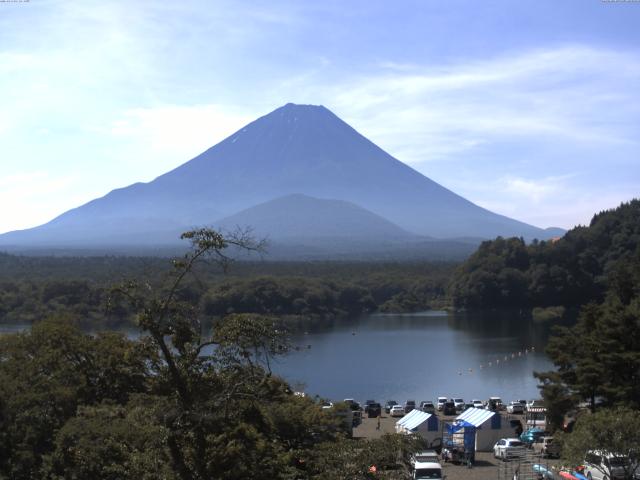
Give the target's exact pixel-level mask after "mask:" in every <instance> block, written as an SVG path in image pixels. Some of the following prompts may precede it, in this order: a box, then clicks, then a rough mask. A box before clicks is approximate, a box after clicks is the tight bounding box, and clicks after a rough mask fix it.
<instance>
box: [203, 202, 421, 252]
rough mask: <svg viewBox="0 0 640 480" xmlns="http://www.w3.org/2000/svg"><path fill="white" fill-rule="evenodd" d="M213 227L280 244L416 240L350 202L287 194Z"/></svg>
mask: <svg viewBox="0 0 640 480" xmlns="http://www.w3.org/2000/svg"><path fill="white" fill-rule="evenodd" d="M215 226H216V227H219V228H221V229H223V230H231V229H233V228H235V227H237V226H239V227H245V226H250V227H251V228H252V229H253V231H254V232H255V234H256V235H258V236H268V237H269V238H271V239H277V240H279V241H283V240H286V241H300V240H313V241H321V240H322V239H323V238H333V239H338V238H348V239H352V240H353V239H358V240H368V241H373V240H378V241H379V240H408V239H412V240H413V239H417V238H418V237H417V236H416V235H412V234H410V233H409V232H406V231H405V230H403V229H401V228H400V227H398V226H397V225H394V224H393V223H391V222H389V221H388V220H385V219H384V218H382V217H380V216H379V215H376V214H375V213H371V212H370V211H368V210H365V209H364V208H360V207H359V206H357V205H355V204H353V203H350V202H345V201H343V200H321V199H318V198H313V197H309V196H307V195H302V194H293V195H287V196H284V197H280V198H276V199H274V200H270V201H268V202H265V203H261V204H259V205H256V206H254V207H251V208H248V209H246V210H242V211H241V212H238V213H236V214H234V215H231V216H230V217H227V218H224V219H222V220H220V221H218V222H215Z"/></svg>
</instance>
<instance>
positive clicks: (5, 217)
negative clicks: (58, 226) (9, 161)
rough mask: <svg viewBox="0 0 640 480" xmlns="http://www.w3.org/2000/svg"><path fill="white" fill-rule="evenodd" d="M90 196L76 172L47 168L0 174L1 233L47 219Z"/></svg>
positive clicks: (38, 223)
mask: <svg viewBox="0 0 640 480" xmlns="http://www.w3.org/2000/svg"><path fill="white" fill-rule="evenodd" d="M90 199H91V194H90V193H89V192H86V191H82V181H81V180H80V179H79V178H78V177H74V176H54V175H52V174H51V173H48V172H46V171H42V170H39V171H22V172H17V173H13V174H10V175H3V176H2V177H0V205H3V209H2V215H0V233H4V232H6V231H10V230H18V229H22V228H30V227H33V226H35V225H40V224H42V223H45V222H47V221H49V220H51V219H52V218H54V217H55V216H57V215H59V214H60V213H62V212H63V211H65V210H68V209H70V208H73V207H76V206H78V204H79V203H81V202H84V201H88V200H90Z"/></svg>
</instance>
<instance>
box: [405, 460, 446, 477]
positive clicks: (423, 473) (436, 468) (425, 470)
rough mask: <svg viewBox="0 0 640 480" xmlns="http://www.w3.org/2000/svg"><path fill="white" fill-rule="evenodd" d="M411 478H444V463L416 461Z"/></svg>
mask: <svg viewBox="0 0 640 480" xmlns="http://www.w3.org/2000/svg"><path fill="white" fill-rule="evenodd" d="M411 478H413V479H414V480H443V479H444V476H443V475H442V465H440V463H438V462H415V463H414V464H413V475H412V477H411Z"/></svg>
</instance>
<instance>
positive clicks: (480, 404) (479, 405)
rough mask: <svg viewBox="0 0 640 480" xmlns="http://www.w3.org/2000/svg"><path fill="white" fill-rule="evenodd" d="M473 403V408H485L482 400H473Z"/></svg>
mask: <svg viewBox="0 0 640 480" xmlns="http://www.w3.org/2000/svg"><path fill="white" fill-rule="evenodd" d="M471 403H473V408H484V403H483V401H482V400H471Z"/></svg>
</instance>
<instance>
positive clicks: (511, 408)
mask: <svg viewBox="0 0 640 480" xmlns="http://www.w3.org/2000/svg"><path fill="white" fill-rule="evenodd" d="M507 413H514V414H522V413H524V405H522V404H521V403H520V402H509V405H507Z"/></svg>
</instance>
